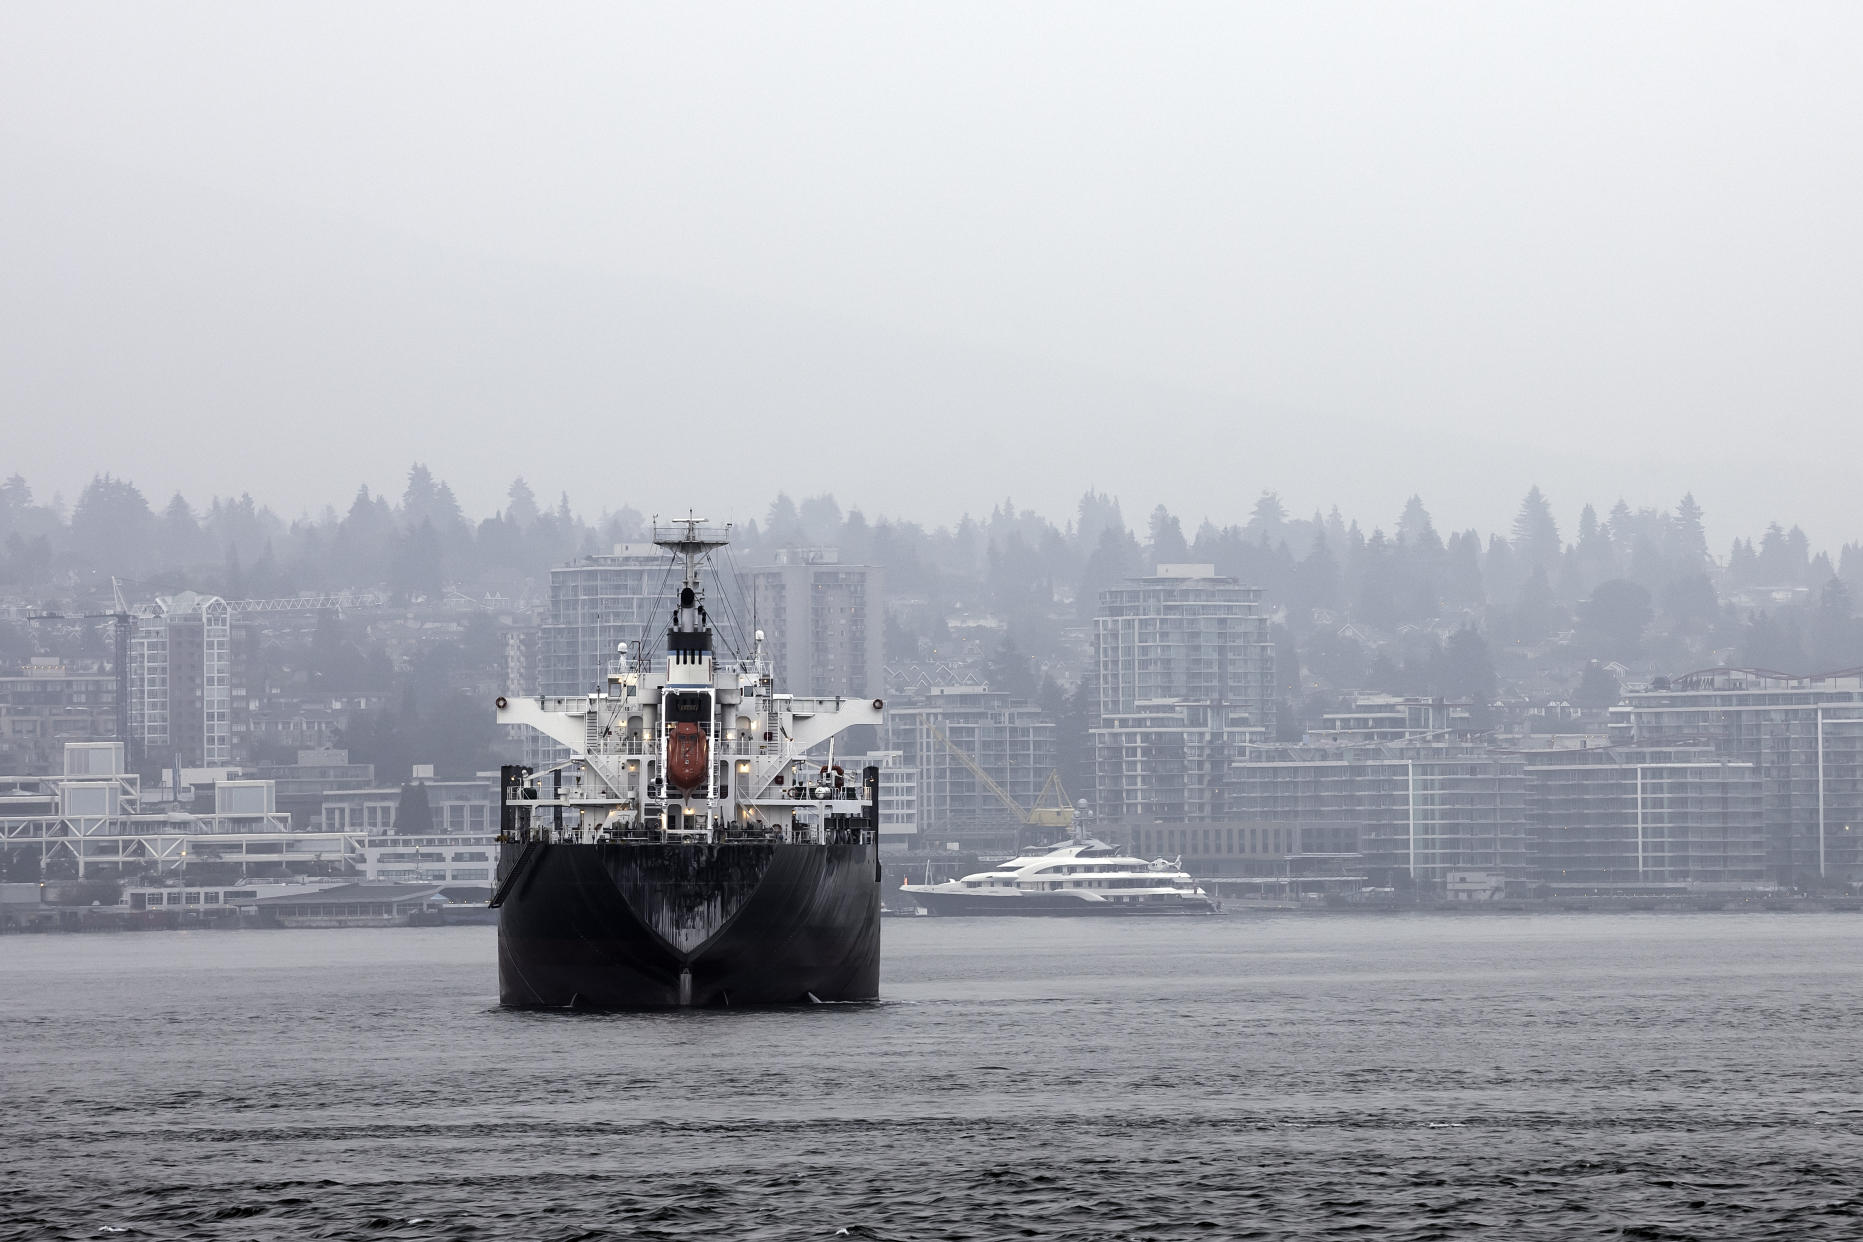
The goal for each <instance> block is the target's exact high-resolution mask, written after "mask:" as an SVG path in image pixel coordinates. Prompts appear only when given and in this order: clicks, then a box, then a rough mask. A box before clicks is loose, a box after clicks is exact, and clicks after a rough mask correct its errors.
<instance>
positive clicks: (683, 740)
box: [666, 720, 711, 789]
mask: <svg viewBox="0 0 1863 1242" xmlns="http://www.w3.org/2000/svg"><path fill="white" fill-rule="evenodd" d="M710 766H711V744H710V743H709V742H708V741H706V738H705V730H703V729H701V728H699V726H698V724H697V723H696V722H694V721H691V720H682V721H680V722H679V723H678V724H675V725H674V726H673V732H672V736H670V737H668V738H667V739H666V780H667V783H668V784H670V785H671V786H672V787H673V788H675V789H697V788H698V787H699V786H700V785H703V784H704V783H705V777H706V775H707V771H708V769H709V768H710Z"/></svg>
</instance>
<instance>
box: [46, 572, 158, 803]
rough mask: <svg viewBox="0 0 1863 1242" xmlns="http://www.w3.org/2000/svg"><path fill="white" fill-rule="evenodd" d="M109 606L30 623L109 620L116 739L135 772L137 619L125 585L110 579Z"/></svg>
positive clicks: (54, 614)
mask: <svg viewBox="0 0 1863 1242" xmlns="http://www.w3.org/2000/svg"><path fill="white" fill-rule="evenodd" d="M110 603H111V605H112V607H113V611H110V612H85V613H78V614H75V615H71V616H67V615H66V614H64V613H62V612H38V613H28V614H27V615H26V620H28V621H105V620H107V621H110V622H111V623H112V628H113V629H114V630H115V635H114V637H115V638H116V740H117V741H119V742H121V743H123V758H124V759H125V760H126V761H127V763H128V765H129V769H130V770H131V771H132V772H133V771H135V769H136V759H137V755H136V742H135V739H134V738H132V737H130V735H129V633H130V630H131V628H132V626H133V623H134V621H135V619H136V617H135V614H134V613H132V612H130V610H129V605H128V604H126V603H124V602H123V584H122V583H120V582H118V581H117V580H116V579H115V578H112V579H110Z"/></svg>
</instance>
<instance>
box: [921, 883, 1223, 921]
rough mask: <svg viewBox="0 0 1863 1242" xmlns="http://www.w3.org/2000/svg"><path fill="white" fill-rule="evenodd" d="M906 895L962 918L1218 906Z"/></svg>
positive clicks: (1145, 914) (1179, 911) (1134, 914)
mask: <svg viewBox="0 0 1863 1242" xmlns="http://www.w3.org/2000/svg"><path fill="white" fill-rule="evenodd" d="M906 895H907V896H908V897H910V898H912V900H913V901H916V902H917V903H918V904H919V908H920V909H921V910H924V911H925V912H926V913H927V914H941V915H950V916H956V917H962V918H978V917H996V918H1003V917H1017V918H1115V919H1125V918H1132V919H1136V918H1156V917H1159V916H1161V915H1175V916H1180V917H1181V916H1183V915H1187V914H1214V913H1215V912H1216V906H1215V904H1214V903H1213V902H1211V901H1209V900H1207V899H1204V900H1194V899H1193V900H1190V901H1170V902H1164V901H1159V902H1130V903H1127V902H1111V901H1082V900H1080V899H1079V898H1077V897H1067V896H1064V895H1062V894H1060V893H1029V894H1026V895H1018V896H1014V897H986V896H981V895H978V894H973V893H915V892H912V891H911V890H909V889H908V890H907V891H906Z"/></svg>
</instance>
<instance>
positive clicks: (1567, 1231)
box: [0, 913, 1863, 1239]
mask: <svg viewBox="0 0 1863 1242" xmlns="http://www.w3.org/2000/svg"><path fill="white" fill-rule="evenodd" d="M493 936H494V932H493V930H492V929H491V928H483V927H472V928H448V929H419V930H414V929H409V930H387V929H384V930H379V931H302V932H298V931H274V932H260V931H249V932H196V933H172V932H171V933H160V932H153V933H140V934H131V935H116V936H104V935H89V936H38V937H22V936H14V937H7V938H5V939H0V1053H3V1054H4V1060H3V1061H0V1074H3V1075H4V1078H3V1079H0V1239H13V1238H20V1239H25V1238H33V1239H37V1238H102V1237H127V1238H138V1237H152V1238H174V1239H193V1238H211V1239H219V1238H226V1239H245V1238H295V1237H313V1238H380V1239H404V1238H405V1239H415V1238H484V1239H514V1238H546V1239H571V1238H607V1237H614V1238H621V1237H643V1238H654V1237H659V1238H697V1237H707V1238H710V1237H724V1238H730V1237H743V1238H783V1239H788V1238H828V1237H835V1236H849V1237H856V1238H859V1237H866V1238H896V1239H917V1238H927V1239H930V1238H1015V1237H1026V1238H1099V1237H1131V1238H1181V1237H1198V1238H1228V1237H1256V1238H1275V1237H1310V1238H1379V1239H1384V1238H1397V1239H1406V1238H1449V1237H1463V1236H1474V1235H1482V1236H1487V1237H1494V1238H1577V1237H1619V1236H1621V1237H1633V1238H1651V1239H1657V1238H1686V1237H1715V1238H1733V1237H1750V1238H1763V1237H1772V1238H1781V1239H1799V1238H1824V1237H1829V1238H1857V1237H1863V1189H1860V1187H1863V1022H1860V1021H1859V1019H1860V1018H1863V989H1860V987H1859V985H1860V984H1863V951H1860V950H1863V919H1860V918H1858V917H1856V916H1854V915H1812V914H1798V915H1761V914H1706V913H1704V914H1695V915H1643V916H1637V915H1628V916H1621V917H1612V916H1591V915H1569V916H1564V917H1545V918H1535V917H1523V916H1512V917H1508V916H1495V917H1486V916H1469V917H1461V918H1455V917H1434V918H1431V917H1401V916H1391V917H1378V916H1372V917H1332V918H1328V917H1283V918H1275V919H1251V918H1220V919H1205V920H1184V921H1176V920H1160V921H1156V922H1136V921H1134V922H1099V921H1040V920H1014V919H1009V920H959V919H951V920H945V919H900V920H889V921H888V923H887V926H886V966H885V981H884V988H885V992H886V1000H885V1001H883V1002H881V1003H879V1004H876V1005H864V1006H823V1007H819V1008H812V1009H806V1010H787V1011H780V1012H778V1011H765V1012H735V1013H730V1012H726V1013H680V1014H665V1015H587V1014H526V1013H507V1012H503V1011H501V1010H499V1009H498V1008H496V1006H495V1004H494V999H495V979H494V970H493V965H492V963H493ZM842 1231H845V1233H843V1232H842Z"/></svg>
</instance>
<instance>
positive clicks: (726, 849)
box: [492, 518, 883, 1009]
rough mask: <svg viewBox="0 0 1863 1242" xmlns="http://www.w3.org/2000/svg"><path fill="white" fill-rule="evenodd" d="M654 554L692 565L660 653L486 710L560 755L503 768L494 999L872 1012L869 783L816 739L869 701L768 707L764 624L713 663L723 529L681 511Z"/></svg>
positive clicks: (787, 698)
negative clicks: (711, 587) (591, 686)
mask: <svg viewBox="0 0 1863 1242" xmlns="http://www.w3.org/2000/svg"><path fill="white" fill-rule="evenodd" d="M655 542H656V543H658V544H660V546H662V547H664V548H666V549H668V551H669V552H670V553H671V554H673V555H675V556H677V557H679V558H680V560H681V562H682V563H683V567H684V570H685V573H684V581H683V583H682V584H681V586H680V589H679V594H678V596H677V600H676V604H675V608H674V612H673V622H672V625H671V627H670V628H669V629H668V630H667V631H666V646H665V650H664V652H663V653H660V654H657V655H656V654H654V653H642V654H641V655H640V657H639V658H637V659H635V660H632V661H631V660H630V659H629V657H628V653H627V651H626V650H625V645H623V649H622V650H620V651H618V652H617V653H616V660H615V664H614V666H613V668H612V670H611V671H610V673H609V674H608V677H607V684H606V686H605V687H604V689H603V691H602V692H601V693H597V694H590V695H583V696H568V697H549V698H526V699H514V700H509V701H507V700H505V699H500V700H499V702H498V719H499V722H500V723H503V724H524V725H529V726H531V727H533V728H535V729H538V730H539V731H541V732H543V733H544V734H546V735H547V736H549V737H550V738H551V739H553V740H554V741H556V742H557V743H558V744H559V745H560V746H562V747H563V748H564V749H565V750H567V751H568V758H567V759H565V760H564V761H562V762H560V763H558V764H556V765H554V766H551V767H547V768H542V769H539V770H532V769H531V768H528V767H517V766H513V767H507V768H505V769H504V771H503V780H502V782H501V784H502V794H501V828H500V834H499V837H500V842H501V844H500V848H499V864H498V884H497V888H496V889H495V891H494V893H493V895H492V905H494V906H496V907H498V908H499V909H500V912H501V913H500V917H499V925H498V990H499V1000H500V1002H501V1003H502V1004H505V1005H507V1006H513V1007H562V1006H571V1007H576V1006H580V1007H588V1008H598V1009H634V1008H679V1007H687V1006H726V1005H771V1004H789V1003H808V1002H811V1001H855V1000H871V999H873V998H875V997H877V996H878V995H879V985H880V870H879V773H878V771H877V769H873V768H867V769H864V770H862V771H859V772H856V773H853V774H849V773H848V772H846V771H844V770H843V769H842V768H841V767H840V766H839V765H837V764H836V763H835V762H834V760H833V749H832V743H831V739H832V737H833V736H834V735H835V734H836V733H839V732H840V731H842V730H843V729H846V728H848V727H850V726H852V725H857V724H876V723H878V721H879V718H880V710H881V708H882V706H883V705H882V703H881V702H880V700H878V699H873V700H866V699H849V698H806V697H805V698H797V697H795V696H792V695H788V694H783V693H780V692H779V691H777V689H776V688H775V687H774V685H773V683H772V678H771V676H770V673H769V671H768V668H767V666H766V663H765V661H764V658H763V652H762V646H763V636H762V634H761V632H758V633H756V634H755V635H754V636H753V638H752V640H751V643H750V654H749V656H748V657H747V658H746V659H744V660H742V661H740V662H737V663H735V664H728V665H722V664H720V663H719V662H718V661H717V660H716V659H715V657H714V654H713V648H712V630H711V625H710V618H709V616H708V615H707V612H706V609H705V605H704V593H703V589H702V586H701V578H702V574H703V570H704V569H705V568H706V566H707V564H708V563H709V559H710V554H711V553H712V551H713V550H715V549H716V548H718V547H720V546H722V545H723V544H724V543H725V542H726V532H724V531H721V530H714V529H711V528H708V527H706V526H705V525H704V524H703V523H702V521H700V520H699V519H696V518H695V519H688V520H686V521H684V522H681V523H678V524H677V525H676V526H674V527H672V528H670V529H666V530H659V529H656V531H655ZM824 746H826V747H827V749H826V751H825V752H824V751H822V749H821V748H822V747H824Z"/></svg>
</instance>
